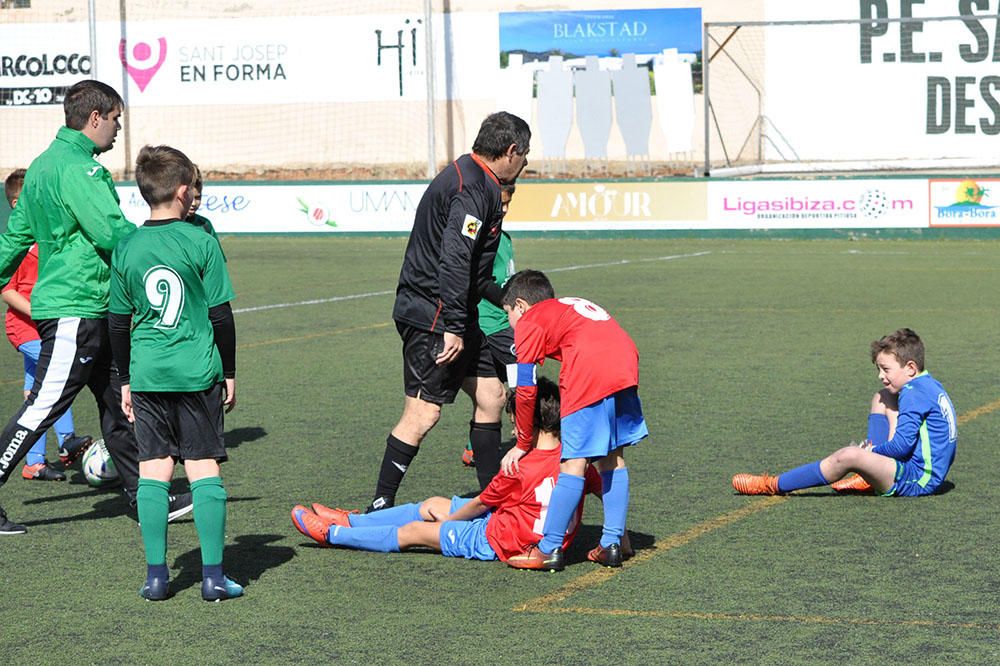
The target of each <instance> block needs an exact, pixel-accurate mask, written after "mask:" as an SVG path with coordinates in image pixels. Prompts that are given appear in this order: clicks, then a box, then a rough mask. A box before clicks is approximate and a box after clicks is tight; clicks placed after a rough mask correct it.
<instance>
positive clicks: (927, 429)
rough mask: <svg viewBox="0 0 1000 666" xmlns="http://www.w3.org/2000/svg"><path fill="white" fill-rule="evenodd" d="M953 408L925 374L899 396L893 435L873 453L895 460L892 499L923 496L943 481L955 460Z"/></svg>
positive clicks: (931, 379) (909, 383)
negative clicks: (904, 496)
mask: <svg viewBox="0 0 1000 666" xmlns="http://www.w3.org/2000/svg"><path fill="white" fill-rule="evenodd" d="M957 442H958V428H957V424H956V420H955V407H954V405H952V404H951V398H949V397H948V393H947V392H946V391H945V390H944V387H943V386H941V384H940V382H938V381H937V380H936V379H934V378H933V377H931V375H930V374H929V373H927V372H926V371H924V372H922V373H920V374H919V375H917V376H916V377H914V378H913V379H912V380H910V382H908V383H907V384H906V385H905V386H903V389H902V390H901V391H900V392H899V419H898V421H897V422H896V432H895V434H894V435H893V436H892V439H890V440H889V441H888V442H886V443H885V444H880V445H878V446H876V447H875V448H874V449H872V451H874V452H875V453H879V454H881V455H883V456H888V457H890V458H895V459H896V460H897V471H896V484H895V485H894V486H893V487H892V489H891V490H890V491H889V492H888V493H887V494H891V495H926V494H929V493H932V492H934V491H935V490H936V489H937V488H938V486H940V485H941V482H942V481H944V477H945V475H946V474H947V473H948V469H949V468H950V467H951V464H952V462H953V461H954V460H955V445H956V443H957Z"/></svg>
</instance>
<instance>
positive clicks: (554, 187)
mask: <svg viewBox="0 0 1000 666" xmlns="http://www.w3.org/2000/svg"><path fill="white" fill-rule="evenodd" d="M706 187H707V184H706V183H705V182H704V181H695V182H683V181H669V182H627V181H625V182H615V181H604V182H599V181H584V182H572V181H563V182H555V183H551V182H550V183H532V182H525V183H519V184H518V186H517V191H516V192H515V194H514V199H513V200H512V202H511V204H510V210H509V212H508V213H507V217H506V219H505V220H504V227H505V228H507V229H511V230H514V229H524V230H560V229H579V230H588V229H688V228H699V227H702V226H704V224H705V220H706V213H705V196H706Z"/></svg>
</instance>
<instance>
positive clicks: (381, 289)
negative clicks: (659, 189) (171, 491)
mask: <svg viewBox="0 0 1000 666" xmlns="http://www.w3.org/2000/svg"><path fill="white" fill-rule="evenodd" d="M223 242H224V245H225V247H226V252H227V254H228V256H229V266H230V269H231V272H232V276H233V281H234V283H235V286H236V291H237V294H238V299H237V301H236V302H235V303H234V305H235V307H237V308H239V309H240V310H238V314H237V315H236V323H237V330H238V335H239V341H240V342H239V344H240V351H239V375H238V385H237V386H238V388H237V391H238V392H237V395H238V398H239V406H238V408H237V410H236V411H235V412H233V413H232V414H231V415H230V416H229V417H228V418H227V423H226V425H227V434H226V438H227V443H228V445H229V447H230V462H228V463H227V464H226V465H225V466H224V469H223V476H224V478H225V482H226V487H227V489H228V491H229V496H230V505H229V526H228V538H227V549H226V564H227V569H228V570H229V572H230V573H231V574H232V575H233V577H234V578H236V579H237V580H239V581H241V582H243V583H246V584H247V593H246V597H245V598H243V599H239V600H235V601H231V602H226V603H223V604H206V603H203V602H202V601H201V597H200V594H199V582H200V555H199V551H198V548H197V535H196V533H195V529H194V524H193V522H192V521H191V520H190V519H187V518H186V519H182V520H181V521H179V522H178V523H176V524H174V525H172V526H171V529H170V533H169V551H168V557H167V562H168V564H169V565H170V568H171V575H172V578H173V581H172V589H173V590H174V591H175V592H176V595H175V596H174V597H173V598H172V599H171V600H169V601H167V602H165V603H159V604H153V603H148V602H145V601H143V600H141V599H140V598H139V596H138V595H137V590H138V588H139V585H140V584H141V582H142V579H143V577H144V573H145V569H144V561H143V554H142V548H141V541H140V534H139V530H138V528H137V527H136V524H135V523H134V522H133V521H132V520H130V519H129V518H128V517H126V516H125V515H124V509H125V507H124V503H123V502H122V501H121V500H120V499H119V495H118V494H117V493H116V492H113V491H107V490H94V489H91V488H89V487H88V486H87V485H86V484H85V482H84V481H83V478H82V475H81V474H80V473H79V472H75V473H73V474H72V475H71V478H70V481H69V482H68V483H59V484H57V483H39V482H30V483H29V482H26V481H22V480H21V479H20V477H19V476H16V477H15V478H13V479H12V480H11V481H10V483H8V484H7V485H6V486H5V487H4V488H3V489H2V491H0V504H2V505H3V506H4V508H5V509H6V510H7V511H8V513H9V514H10V515H11V517H12V518H13V519H15V520H17V521H19V522H24V523H26V524H27V525H28V526H29V532H28V534H27V535H25V536H23V537H7V538H2V539H0V618H2V619H0V626H2V629H0V637H2V639H3V652H4V661H5V663H11V664H40V663H94V664H108V663H127V664H132V663H137V664H138V663H143V664H145V663H150V664H153V663H155V664H161V663H163V664H165V663H174V664H201V663H226V664H229V663H242V664H283V663H297V662H307V661H309V662H312V661H317V662H318V661H326V662H335V663H364V664H388V663H416V664H428V663H441V664H521V663H528V664H536V663H537V664H550V663H566V664H602V663H627V664H649V663H655V664H663V663H672V664H696V663H704V664H716V663H730V662H739V663H782V664H785V663H802V664H814V663H824V662H840V663H854V664H870V663H874V662H876V661H879V662H897V663H915V662H924V663H948V664H957V663H969V664H985V663H996V662H997V661H998V659H1000V619H998V618H1000V613H998V611H1000V602H998V599H1000V596H998V595H1000V555H997V548H996V546H995V540H996V535H997V533H998V527H1000V522H998V519H997V511H996V507H997V505H998V492H997V487H998V484H997V481H996V479H997V475H996V471H995V470H996V469H997V468H998V466H1000V447H998V446H997V440H998V437H997V435H998V432H1000V382H998V381H997V374H998V368H1000V349H998V345H997V339H998V334H997V313H998V307H997V294H998V293H1000V272H998V271H997V265H998V263H1000V246H998V245H997V244H996V243H995V242H990V241H958V240H955V241H940V240H936V241H931V240H897V241H886V240H882V241H846V240H812V241H809V240H797V241H778V240H677V239H642V240H629V239H614V240H595V239H589V240H579V239H566V238H562V239H558V240H551V239H550V240H543V239H538V238H520V239H519V238H517V237H515V247H516V251H517V259H518V265H519V267H521V268H527V267H532V268H540V269H543V270H551V271H552V273H551V277H552V280H553V282H554V284H555V287H556V291H557V293H559V294H561V295H576V296H583V297H586V298H589V299H591V300H593V301H595V302H597V303H599V304H601V305H603V306H604V307H606V308H607V309H608V310H610V311H611V313H612V314H613V315H615V317H616V318H617V319H618V320H619V321H620V322H621V323H622V324H623V325H624V326H625V328H626V329H627V330H628V331H629V332H630V333H631V334H632V336H633V337H634V339H635V341H636V342H637V344H638V346H639V350H640V354H641V373H642V374H641V390H640V392H641V395H642V398H643V404H644V408H645V412H646V417H647V420H648V422H649V427H650V431H651V432H652V436H651V437H650V439H649V440H647V441H645V442H643V443H642V444H641V445H640V446H639V447H638V448H637V449H636V450H635V451H634V452H631V455H630V457H629V462H630V466H631V468H632V472H631V478H632V503H631V510H630V515H629V529H630V532H631V535H632V543H633V544H634V545H635V546H636V547H637V549H638V554H637V557H636V558H635V559H634V560H633V561H631V562H629V563H628V564H627V565H626V566H625V567H624V568H623V569H621V570H617V571H611V570H602V569H598V568H597V567H596V566H595V565H592V564H591V563H589V562H586V561H584V558H585V552H586V549H587V548H589V547H590V546H591V545H592V544H593V542H594V541H595V540H596V539H597V537H598V534H599V530H600V522H601V516H600V508H599V506H598V505H596V504H592V505H591V506H590V507H589V509H588V511H587V512H586V514H585V520H584V523H585V525H584V527H583V528H582V529H581V532H580V536H579V538H578V541H577V543H576V545H575V547H574V550H573V551H572V552H571V553H570V562H571V564H570V566H568V567H567V569H566V570H565V571H564V572H562V573H559V574H548V573H534V572H520V571H515V570H513V569H509V568H507V567H506V566H504V565H502V564H499V563H480V562H467V561H457V560H453V559H446V558H443V557H440V556H438V555H432V554H422V553H403V554H392V555H383V554H375V553H361V552H351V551H341V550H329V549H321V548H318V547H316V546H315V545H314V544H312V543H311V542H309V541H308V540H307V539H305V538H303V537H301V536H300V535H299V534H298V533H297V532H296V531H295V530H294V529H293V528H292V526H291V522H290V519H289V511H290V509H291V507H292V506H293V505H294V504H296V503H300V502H308V501H323V502H326V503H329V504H333V505H340V506H347V507H358V506H361V505H363V504H364V503H365V502H367V501H368V500H369V499H371V495H372V491H373V490H374V483H375V478H376V474H377V469H378V464H379V461H380V460H381V456H382V451H383V448H384V442H385V436H386V434H387V432H388V430H389V429H390V428H391V426H392V425H394V424H395V419H396V418H397V417H398V415H399V412H400V409H401V405H402V390H401V362H400V353H399V350H400V344H399V339H398V336H397V334H396V331H395V328H394V326H393V325H392V322H391V320H390V312H391V308H392V298H393V297H392V292H393V290H394V288H395V281H396V276H397V273H398V270H399V265H400V260H401V256H402V251H403V247H404V244H405V239H403V238H389V239H373V238H345V237H337V238H332V237H331V238H303V239H290V238H261V237H256V238H244V237H237V238H224V239H223ZM352 295H360V296H358V297H357V298H350V299H345V298H342V297H348V296H352ZM335 298H340V300H330V299H335ZM310 300H321V301H325V302H320V303H313V304H307V305H301V304H300V305H295V304H296V303H300V302H302V301H310ZM281 304H292V305H289V306H288V307H274V308H270V309H253V310H252V308H263V306H270V305H281ZM900 326H909V327H912V328H914V329H915V330H916V331H917V332H918V333H920V334H921V336H922V337H923V338H924V340H925V342H926V344H927V348H928V354H927V359H928V369H929V370H930V371H931V372H932V373H933V374H934V375H935V376H937V378H938V379H940V380H941V381H942V382H943V383H944V385H945V386H946V387H947V388H948V389H949V391H950V393H951V396H952V399H953V400H954V403H955V406H956V409H957V410H958V413H959V415H960V421H959V422H960V426H959V427H960V443H959V453H958V456H957V459H956V463H955V466H954V468H953V469H952V472H951V474H950V475H949V480H950V481H951V482H952V483H953V487H951V488H950V490H949V491H948V492H946V493H944V494H941V495H939V496H935V497H932V498H925V499H917V500H900V499H880V498H875V497H867V496H852V497H843V496H836V495H834V494H833V493H832V492H830V491H827V490H825V489H820V490H817V491H814V492H802V493H799V494H797V495H794V496H791V497H787V498H748V497H742V496H737V495H735V494H734V493H733V491H732V489H731V487H730V485H729V479H730V477H731V476H732V474H734V473H736V472H741V471H754V472H758V471H771V472H780V471H783V470H785V469H787V468H790V467H792V466H795V465H798V464H800V463H804V462H808V461H810V460H814V459H816V458H819V457H821V456H823V455H825V454H826V453H828V452H830V451H832V450H833V449H834V448H835V447H838V446H840V445H843V444H845V443H847V442H848V441H850V440H852V439H859V438H861V437H863V436H864V433H865V422H866V412H867V406H868V403H869V400H870V397H871V394H872V393H873V392H874V391H875V390H876V389H877V388H879V386H880V385H879V383H878V381H877V379H876V375H875V370H874V367H873V366H872V365H871V363H870V361H869V358H868V344H869V342H870V341H871V340H873V339H874V338H876V337H879V336H880V335H882V334H884V333H887V332H890V331H891V330H894V329H895V328H898V327H900ZM556 365H557V364H555V363H552V364H546V367H545V372H546V374H549V375H550V376H554V375H555V373H556V371H557V367H555V366H556ZM0 376H2V377H6V378H8V380H6V381H4V382H3V384H2V385H3V390H2V394H0V409H2V411H3V413H4V414H10V413H12V412H13V410H14V409H15V408H16V407H17V404H18V396H19V393H20V386H19V379H18V377H19V376H20V357H19V355H18V354H17V353H16V352H15V351H14V350H13V349H8V350H7V351H6V352H4V353H2V354H0ZM75 412H76V415H77V424H78V428H77V429H78V431H83V432H89V433H94V432H96V415H95V412H96V410H95V409H94V408H93V402H92V399H91V397H90V396H89V394H85V395H83V397H82V398H81V399H80V400H79V401H78V403H77V405H76V407H75ZM468 419H469V405H468V401H467V400H464V399H460V400H459V401H458V402H457V403H456V404H455V405H453V406H451V407H450V408H446V409H445V411H444V416H443V418H442V421H441V423H440V424H439V425H438V427H437V428H436V429H435V430H434V431H433V432H432V433H431V435H430V437H429V438H428V439H427V441H426V442H425V444H424V446H423V447H422V451H423V452H422V453H421V454H420V455H419V456H418V457H417V458H416V460H415V462H414V464H413V466H412V467H411V470H410V472H409V474H408V475H407V477H406V479H405V481H404V483H403V487H402V488H401V492H400V496H399V500H400V501H408V500H420V499H423V498H424V497H426V496H429V495H434V494H452V493H464V492H467V491H470V490H473V489H474V488H475V487H476V481H475V473H474V472H473V471H472V470H469V469H466V468H463V467H462V466H461V464H460V461H459V456H460V452H461V449H462V447H463V445H464V443H465V438H466V431H467V423H468ZM50 450H51V449H50ZM53 455H54V454H51V453H50V457H52V456H53Z"/></svg>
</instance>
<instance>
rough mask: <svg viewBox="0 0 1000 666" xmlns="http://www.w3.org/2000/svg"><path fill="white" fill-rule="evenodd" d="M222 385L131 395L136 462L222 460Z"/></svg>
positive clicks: (223, 450) (223, 452)
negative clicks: (174, 391)
mask: <svg viewBox="0 0 1000 666" xmlns="http://www.w3.org/2000/svg"><path fill="white" fill-rule="evenodd" d="M223 387H224V384H223V383H221V382H220V383H218V384H216V385H215V386H213V387H211V388H208V389H205V390H204V391H194V392H190V393H167V392H153V391H136V392H133V393H132V411H133V412H134V413H135V437H136V439H137V440H139V461H140V462H141V461H143V460H157V459H159V458H166V457H170V458H173V459H174V460H180V461H184V460H206V459H208V458H214V459H215V460H218V461H219V462H223V461H225V460H226V458H227V456H226V446H225V444H224V443H223V440H222V432H223V416H222V399H223V393H224V392H223Z"/></svg>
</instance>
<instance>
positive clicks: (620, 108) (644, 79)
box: [611, 53, 653, 157]
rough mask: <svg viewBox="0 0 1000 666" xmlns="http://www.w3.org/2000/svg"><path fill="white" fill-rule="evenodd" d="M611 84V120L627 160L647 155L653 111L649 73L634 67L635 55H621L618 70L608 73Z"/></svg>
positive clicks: (642, 68) (646, 70) (644, 69)
mask: <svg viewBox="0 0 1000 666" xmlns="http://www.w3.org/2000/svg"><path fill="white" fill-rule="evenodd" d="M611 81H612V82H613V83H614V84H615V118H616V119H617V120H618V129H619V130H621V133H622V138H623V139H624V140H625V154H626V155H627V156H628V157H637V156H640V155H649V132H650V129H651V128H652V126H653V108H652V105H651V104H650V95H649V70H648V69H647V68H645V67H636V65H635V54H634V53H626V54H625V55H623V56H622V68H621V70H619V71H616V72H611Z"/></svg>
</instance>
